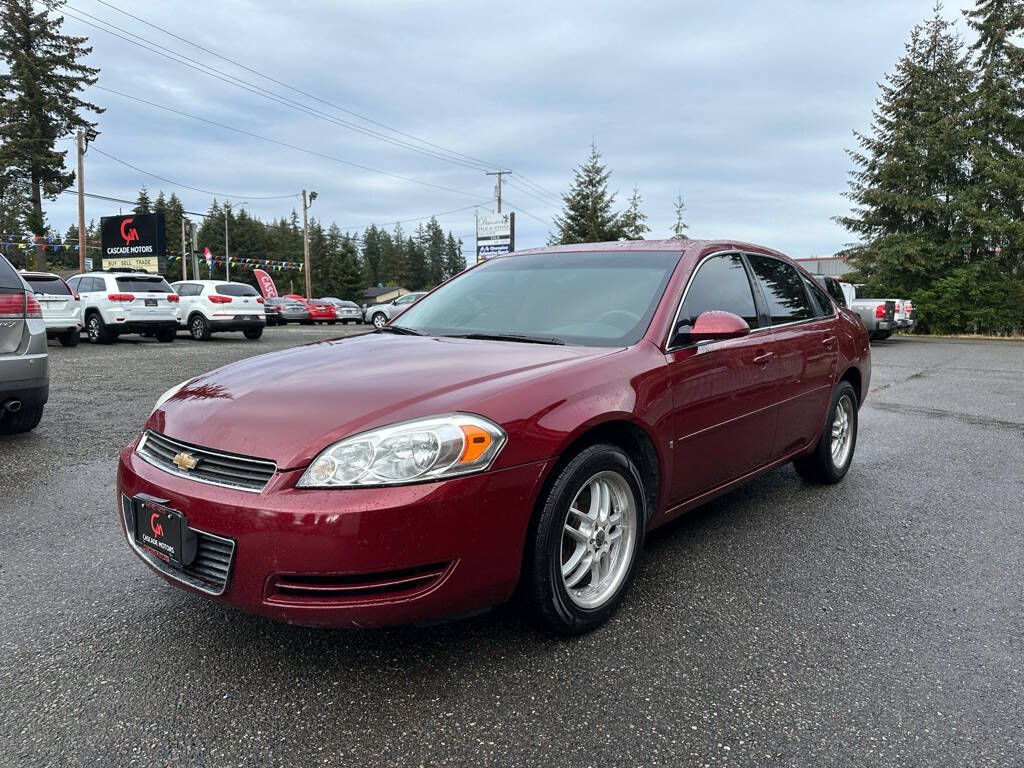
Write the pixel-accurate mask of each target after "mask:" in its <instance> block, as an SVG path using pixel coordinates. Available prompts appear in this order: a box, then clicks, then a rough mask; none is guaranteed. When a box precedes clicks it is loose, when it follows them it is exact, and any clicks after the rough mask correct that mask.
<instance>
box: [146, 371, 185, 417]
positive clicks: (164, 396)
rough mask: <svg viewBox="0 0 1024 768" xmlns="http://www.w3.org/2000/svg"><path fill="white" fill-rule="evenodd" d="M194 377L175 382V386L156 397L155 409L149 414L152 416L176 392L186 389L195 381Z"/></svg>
mask: <svg viewBox="0 0 1024 768" xmlns="http://www.w3.org/2000/svg"><path fill="white" fill-rule="evenodd" d="M194 379H195V377H194V376H193V377H192V378H191V379H185V381H183V382H181V383H180V384H175V385H174V386H173V387H171V388H170V389H168V390H167V391H166V392H164V393H163V394H162V395H160V397H158V398H157V399H156V405H154V406H153V410H152V411H150V412H149V415H150V416H152V415H153V414H154V413H156V409H157V408H159V407H160V406H161V405H163V404H164V403H166V402H167V401H168V400H170V399H171V398H172V397H174V396H175V395H176V394H178V392H180V391H181V390H182V389H184V388H185V386H186V385H187V384H191V383H192V381H194Z"/></svg>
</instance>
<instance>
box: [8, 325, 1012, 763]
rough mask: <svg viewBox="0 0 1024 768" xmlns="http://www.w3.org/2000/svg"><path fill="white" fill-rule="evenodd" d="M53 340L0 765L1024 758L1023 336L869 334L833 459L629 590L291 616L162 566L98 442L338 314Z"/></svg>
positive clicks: (693, 538)
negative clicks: (211, 595)
mask: <svg viewBox="0 0 1024 768" xmlns="http://www.w3.org/2000/svg"><path fill="white" fill-rule="evenodd" d="M350 332H353V331H352V330H351V329H349V330H347V331H342V330H340V329H338V328H330V329H328V328H326V327H324V328H287V329H279V328H272V329H268V331H267V332H266V334H265V336H264V338H263V339H262V340H261V341H259V342H249V341H246V340H245V339H243V338H242V337H241V336H240V335H239V334H226V335H222V336H215V337H214V339H213V340H212V341H210V342H208V343H196V342H192V341H190V340H188V339H186V338H185V336H184V335H181V336H179V339H178V341H177V342H176V343H174V344H173V345H167V344H158V343H156V342H154V341H152V340H136V341H132V340H130V339H128V340H124V341H121V342H119V343H117V344H115V345H113V346H110V347H95V346H92V345H89V344H86V343H83V344H82V345H81V346H79V347H77V348H74V349H65V348H62V347H59V346H56V345H54V344H51V346H50V353H51V375H52V380H53V381H52V389H51V398H50V404H49V406H48V408H47V411H46V414H45V415H44V417H43V422H42V424H41V425H40V427H39V428H38V429H37V430H36V431H35V432H34V433H31V434H28V435H24V436H19V437H16V438H4V439H3V442H0V616H2V617H3V621H2V623H0V702H2V705H0V706H2V710H3V716H2V717H0V765H3V766H8V765H11V766H15V765H16V766H22V765H24V766H42V765H60V766H75V765H89V766H94V765H111V766H119V765H189V766H196V767H199V766H235V765H237V766H242V765H245V766H256V765H280V766H297V765H310V764H324V765H338V766H342V765H344V766H354V765H373V766H416V765H426V766H435V765H474V766H481V765H495V766H511V765H515V766H539V765H550V766H612V765H614V766H635V765H644V766H648V765H664V766H684V765H685V766H701V765H737V766H764V767H766V768H767V767H768V766H771V767H773V768H774V767H776V766H846V765H850V766H897V765H914V766H918V765H919V766H972V767H977V766H1007V765H1022V764H1024V726H1022V723H1024V586H1022V581H1021V573H1022V571H1024V509H1022V507H1024V503H1022V498H1024V470H1022V467H1024V344H1022V343H1012V342H1006V343H1002V342H968V341H953V340H947V341H940V340H918V339H910V338H900V337H894V338H893V339H892V340H890V341H888V342H884V343H880V344H877V345H875V346H874V347H873V351H874V376H873V381H872V390H871V394H870V397H869V400H868V404H867V405H866V406H865V408H864V409H862V411H861V427H860V436H859V441H858V445H857V454H856V457H855V459H854V464H853V468H852V470H851V472H850V474H849V475H848V477H847V478H846V480H845V481H844V482H843V483H841V484H840V485H838V486H834V487H829V488H822V487H812V486H806V485H804V484H803V483H802V482H801V481H800V480H799V478H798V477H797V475H796V473H795V472H794V471H793V470H792V468H790V467H786V468H783V469H780V470H776V471H774V472H772V473H770V474H768V475H766V476H764V477H763V478H761V479H760V480H758V481H755V482H754V483H753V484H751V485H749V486H747V487H746V488H743V489H741V490H739V491H736V492H733V493H731V494H729V495H728V496H725V497H723V498H721V499H719V500H717V501H715V502H714V503H712V504H711V505H709V506H707V507H705V508H703V509H701V510H699V511H697V512H695V513H694V514H692V515H690V516H688V517H686V518H684V519H682V520H680V521H677V522H676V523H673V524H671V525H670V526H668V527H667V528H666V529H662V530H661V531H659V532H658V533H656V534H654V535H653V536H652V537H651V538H650V539H649V541H648V546H647V549H646V552H645V558H644V563H643V566H642V569H641V571H640V574H639V577H638V579H637V581H636V583H635V584H634V587H633V590H632V592H631V594H630V596H629V598H628V599H627V601H626V603H625V604H624V606H623V608H622V610H620V611H619V613H618V614H617V615H616V616H615V617H614V618H613V619H612V621H611V622H610V623H609V624H608V625H606V626H605V627H603V628H601V629H599V630H597V631H595V632H593V633H592V634H590V635H587V636H585V637H582V638H577V639H574V640H562V639H554V638H551V637H548V636H546V635H545V634H543V633H542V632H540V631H538V630H537V629H535V628H534V627H533V626H532V625H531V624H530V623H529V622H527V621H525V620H523V619H522V618H521V617H520V616H519V615H518V613H517V612H516V611H515V610H513V609H511V608H508V607H505V608H501V609H498V610H496V611H493V612H491V613H489V614H486V615H483V616H479V617H476V618H472V619H468V620H464V621H459V622H455V623H450V624H444V625H440V626H434V627H408V628H399V629H389V630H372V631H349V630H346V631H327V630H312V629H305V628H300V627H290V626H285V625H279V624H274V623H271V622H269V621H265V620H263V619H259V618H255V617H251V616H247V615H243V614H240V613H237V612H235V611H233V610H231V609H228V608H225V607H222V606H220V605H218V604H216V603H213V602H209V601H205V600H202V599H199V598H197V597H194V596H192V595H190V594H186V593H185V592H182V591H180V590H178V589H175V588H173V587H170V586H168V585H166V584H165V583H164V582H163V581H162V580H160V579H159V578H157V577H156V576H155V575H154V574H153V573H151V572H150V571H149V570H148V569H147V568H146V567H145V566H144V565H143V564H142V563H141V562H139V561H138V560H137V559H136V558H135V556H134V555H132V554H131V552H130V551H129V549H128V547H127V545H126V544H125V543H124V541H123V537H122V534H121V531H120V527H119V524H118V519H117V512H116V509H115V506H114V503H115V502H114V499H115V496H114V480H115V478H114V473H115V463H116V457H117V454H118V452H119V450H120V449H121V447H122V446H123V445H124V444H126V443H127V442H128V441H129V440H130V439H131V438H132V436H133V435H134V433H135V432H136V430H137V429H138V428H139V427H140V426H141V424H142V423H143V421H144V420H145V418H146V416H147V415H148V413H149V411H150V409H151V407H152V404H153V402H154V400H155V399H156V398H157V396H158V395H160V393H162V392H163V391H164V390H165V389H167V388H168V387H169V386H171V385H173V384H175V383H177V382H178V381H180V380H182V379H185V378H188V377H190V376H193V375H195V374H197V373H199V372H201V371H204V370H208V369H210V368H213V367H215V366H218V365H221V364H224V363H227V362H230V361H232V360H235V359H238V358H240V357H243V356H247V355H251V354H257V353H260V352H267V351H272V350H275V349H281V348H284V347H287V346H291V345H294V344H297V343H301V342H304V341H310V340H313V339H317V338H327V337H331V336H336V335H339V334H341V333H350Z"/></svg>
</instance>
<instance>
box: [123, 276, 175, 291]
mask: <svg viewBox="0 0 1024 768" xmlns="http://www.w3.org/2000/svg"><path fill="white" fill-rule="evenodd" d="M117 288H118V290H120V291H127V292H129V293H146V292H147V291H149V292H151V293H174V291H172V290H171V286H169V285H168V284H167V281H166V280H164V279H163V278H162V277H119V278H117Z"/></svg>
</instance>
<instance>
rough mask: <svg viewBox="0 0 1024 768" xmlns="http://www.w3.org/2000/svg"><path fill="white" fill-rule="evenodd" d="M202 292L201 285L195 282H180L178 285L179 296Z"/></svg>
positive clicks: (196, 294) (194, 294)
mask: <svg viewBox="0 0 1024 768" xmlns="http://www.w3.org/2000/svg"><path fill="white" fill-rule="evenodd" d="M202 292H203V286H201V285H199V284H197V283H182V284H181V285H180V286H178V294H179V295H181V296H198V295H199V294H201V293H202Z"/></svg>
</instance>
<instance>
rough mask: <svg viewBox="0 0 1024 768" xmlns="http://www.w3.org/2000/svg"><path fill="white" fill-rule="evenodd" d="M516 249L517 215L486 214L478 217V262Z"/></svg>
mask: <svg viewBox="0 0 1024 768" xmlns="http://www.w3.org/2000/svg"><path fill="white" fill-rule="evenodd" d="M515 247H516V215H515V213H485V214H483V215H478V216H477V217H476V260H477V261H483V260H485V259H489V258H491V257H492V256H501V255H502V254H503V253H510V252H511V251H514V250H515Z"/></svg>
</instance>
